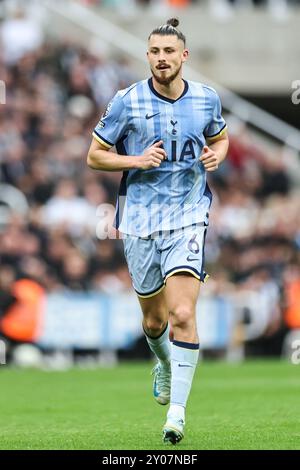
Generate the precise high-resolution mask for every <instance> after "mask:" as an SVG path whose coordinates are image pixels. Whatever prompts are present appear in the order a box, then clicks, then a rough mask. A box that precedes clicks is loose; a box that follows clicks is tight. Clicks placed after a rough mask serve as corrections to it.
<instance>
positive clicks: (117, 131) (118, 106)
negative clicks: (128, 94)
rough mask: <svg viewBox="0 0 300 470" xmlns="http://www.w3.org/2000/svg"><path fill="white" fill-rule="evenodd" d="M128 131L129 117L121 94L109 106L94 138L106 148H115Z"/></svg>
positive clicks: (96, 129) (96, 128) (95, 131)
mask: <svg viewBox="0 0 300 470" xmlns="http://www.w3.org/2000/svg"><path fill="white" fill-rule="evenodd" d="M126 131H127V116H126V111H125V105H124V102H123V99H122V96H121V95H120V94H119V92H118V93H117V94H116V95H115V96H114V97H113V99H112V100H111V101H110V103H109V104H108V106H107V108H106V111H105V112H104V114H103V115H102V117H101V119H100V121H99V122H98V124H97V126H96V127H95V129H94V132H93V137H94V138H95V139H96V140H97V141H98V142H99V143H100V144H101V145H103V146H104V147H106V148H108V149H109V148H111V147H113V146H114V145H115V144H116V143H117V142H118V140H120V139H121V138H122V137H123V136H124V134H125V133H126Z"/></svg>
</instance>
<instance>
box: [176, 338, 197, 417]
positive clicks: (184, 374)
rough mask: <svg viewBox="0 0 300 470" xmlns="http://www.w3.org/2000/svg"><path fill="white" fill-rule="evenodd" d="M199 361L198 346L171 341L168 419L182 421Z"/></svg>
mask: <svg viewBox="0 0 300 470" xmlns="http://www.w3.org/2000/svg"><path fill="white" fill-rule="evenodd" d="M198 359H199V344H194V343H185V342H183V341H175V340H174V341H173V343H172V345H171V371H172V381H171V404H170V409H169V411H168V418H169V417H173V418H174V417H175V418H176V419H183V421H184V413H185V407H186V403H187V400H188V397H189V394H190V390H191V386H192V382H193V377H194V373H195V370H196V366H197V363H198Z"/></svg>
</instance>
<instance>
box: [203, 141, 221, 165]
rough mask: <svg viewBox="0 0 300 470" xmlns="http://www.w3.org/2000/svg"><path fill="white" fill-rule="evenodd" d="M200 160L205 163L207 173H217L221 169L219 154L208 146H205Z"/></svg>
mask: <svg viewBox="0 0 300 470" xmlns="http://www.w3.org/2000/svg"><path fill="white" fill-rule="evenodd" d="M199 160H200V162H202V163H203V165H204V168H205V170H206V171H215V170H217V169H218V168H219V164H220V159H219V156H218V154H217V153H216V152H215V151H214V150H212V149H210V148H209V147H208V146H207V145H204V147H203V150H202V154H201V156H200V158H199Z"/></svg>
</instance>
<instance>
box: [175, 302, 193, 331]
mask: <svg viewBox="0 0 300 470" xmlns="http://www.w3.org/2000/svg"><path fill="white" fill-rule="evenodd" d="M170 317H171V320H172V326H173V328H182V329H185V328H190V327H194V326H195V323H196V318H195V317H196V315H195V309H194V308H193V307H192V306H188V305H182V304H179V305H176V306H174V307H173V308H172V309H171V310H170Z"/></svg>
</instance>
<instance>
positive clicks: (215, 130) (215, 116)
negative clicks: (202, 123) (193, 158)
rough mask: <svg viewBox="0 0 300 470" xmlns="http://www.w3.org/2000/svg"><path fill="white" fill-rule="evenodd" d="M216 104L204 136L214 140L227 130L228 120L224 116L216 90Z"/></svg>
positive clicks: (214, 96)
mask: <svg viewBox="0 0 300 470" xmlns="http://www.w3.org/2000/svg"><path fill="white" fill-rule="evenodd" d="M213 99H214V105H213V112H212V118H211V121H210V123H209V124H208V125H207V126H206V128H205V130H204V137H205V138H206V139H208V140H214V139H217V138H218V137H220V136H221V135H222V134H223V132H225V130H226V122H225V119H224V118H223V116H222V106H221V101H220V98H219V96H218V95H217V93H216V92H214V95H213Z"/></svg>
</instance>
